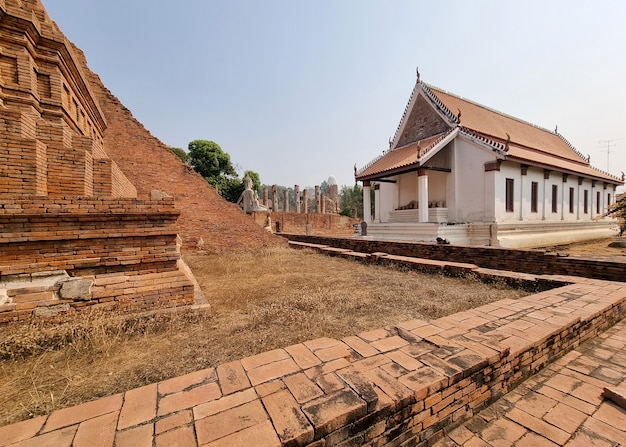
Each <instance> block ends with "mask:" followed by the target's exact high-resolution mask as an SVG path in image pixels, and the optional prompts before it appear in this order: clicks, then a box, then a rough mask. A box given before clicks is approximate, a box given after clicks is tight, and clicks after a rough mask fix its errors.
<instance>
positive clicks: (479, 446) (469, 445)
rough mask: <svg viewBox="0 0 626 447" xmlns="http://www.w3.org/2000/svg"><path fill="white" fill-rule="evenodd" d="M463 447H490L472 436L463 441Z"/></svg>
mask: <svg viewBox="0 0 626 447" xmlns="http://www.w3.org/2000/svg"><path fill="white" fill-rule="evenodd" d="M463 447H491V446H490V445H489V444H487V443H486V442H485V441H483V440H482V439H480V438H479V437H478V436H472V437H471V438H469V439H468V440H467V441H465V444H463Z"/></svg>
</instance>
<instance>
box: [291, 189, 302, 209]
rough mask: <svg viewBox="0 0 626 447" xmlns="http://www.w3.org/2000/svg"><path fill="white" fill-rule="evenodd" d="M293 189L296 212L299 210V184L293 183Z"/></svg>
mask: <svg viewBox="0 0 626 447" xmlns="http://www.w3.org/2000/svg"><path fill="white" fill-rule="evenodd" d="M293 191H294V194H295V199H296V213H299V212H300V185H294V187H293Z"/></svg>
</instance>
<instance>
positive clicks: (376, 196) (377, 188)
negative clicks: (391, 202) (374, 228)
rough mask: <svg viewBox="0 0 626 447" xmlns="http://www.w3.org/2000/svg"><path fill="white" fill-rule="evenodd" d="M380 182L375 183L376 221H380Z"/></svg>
mask: <svg viewBox="0 0 626 447" xmlns="http://www.w3.org/2000/svg"><path fill="white" fill-rule="evenodd" d="M380 214H381V213H380V183H376V184H375V185H374V222H380Z"/></svg>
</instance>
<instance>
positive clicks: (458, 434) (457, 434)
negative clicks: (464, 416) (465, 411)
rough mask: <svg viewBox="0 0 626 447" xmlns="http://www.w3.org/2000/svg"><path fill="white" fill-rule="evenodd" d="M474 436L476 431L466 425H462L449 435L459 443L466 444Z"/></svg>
mask: <svg viewBox="0 0 626 447" xmlns="http://www.w3.org/2000/svg"><path fill="white" fill-rule="evenodd" d="M472 436H474V433H472V432H471V431H469V430H468V429H467V428H466V427H465V426H464V425H461V426H459V427H457V428H455V429H454V430H452V431H451V432H450V433H448V437H449V438H450V439H452V441H454V442H455V443H457V444H464V443H465V442H466V441H467V440H469V439H470V438H471V437H472Z"/></svg>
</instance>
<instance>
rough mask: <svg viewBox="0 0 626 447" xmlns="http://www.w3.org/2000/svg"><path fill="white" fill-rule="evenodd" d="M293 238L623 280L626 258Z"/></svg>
mask: <svg viewBox="0 0 626 447" xmlns="http://www.w3.org/2000/svg"><path fill="white" fill-rule="evenodd" d="M281 236H283V237H285V238H287V239H289V240H290V241H298V242H308V243H314V244H322V245H328V246H330V247H336V248H343V249H348V250H353V251H356V252H362V253H376V252H382V253H388V254H391V255H400V256H412V257H416V258H424V259H435V260H442V261H451V262H469V263H472V264H475V265H477V266H479V267H483V268H488V269H495V270H508V271H515V272H524V273H532V274H538V275H571V276H581V277H586V278H597V279H606V280H609V281H623V280H624V278H626V261H624V260H622V259H614V260H598V259H589V258H584V257H579V256H576V257H574V256H569V257H563V256H558V255H557V253H555V252H546V251H543V250H532V249H508V248H500V247H482V246H470V245H443V244H441V245H440V244H432V243H427V242H398V241H381V240H365V239H358V238H339V237H328V236H306V235H301V234H281Z"/></svg>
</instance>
